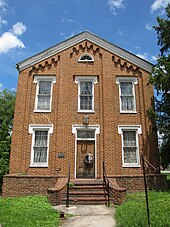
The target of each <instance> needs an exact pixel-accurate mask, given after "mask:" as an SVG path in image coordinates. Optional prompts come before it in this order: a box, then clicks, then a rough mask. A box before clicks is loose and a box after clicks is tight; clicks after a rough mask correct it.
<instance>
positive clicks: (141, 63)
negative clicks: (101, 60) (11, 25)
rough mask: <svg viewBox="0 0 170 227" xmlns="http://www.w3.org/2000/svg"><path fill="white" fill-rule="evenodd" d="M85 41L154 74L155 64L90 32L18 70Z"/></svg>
mask: <svg viewBox="0 0 170 227" xmlns="http://www.w3.org/2000/svg"><path fill="white" fill-rule="evenodd" d="M85 40H87V41H90V42H92V43H94V44H96V45H98V46H100V47H102V48H104V49H106V50H107V51H109V52H111V53H113V54H115V55H117V56H119V57H120V58H123V59H124V60H127V61H129V62H131V63H132V64H134V65H136V66H138V67H140V68H142V69H144V70H146V71H148V72H149V73H151V72H152V68H153V64H151V63H150V62H148V61H145V60H143V59H141V58H139V57H137V56H136V55H134V54H132V53H130V52H128V51H126V50H124V49H122V48H120V47H118V46H116V45H114V44H112V43H110V42H108V41H106V40H104V39H101V38H100V37H98V36H96V35H94V34H92V33H90V32H88V31H85V32H82V33H80V34H78V35H76V36H74V37H71V38H69V39H67V40H65V41H63V42H61V43H59V44H57V45H55V46H53V47H51V48H48V49H46V50H44V51H42V52H40V53H38V54H36V55H34V56H32V57H30V58H28V59H26V60H24V61H21V62H19V63H18V64H17V65H16V68H17V69H18V71H19V72H20V71H22V70H24V69H26V68H28V67H31V66H33V65H35V64H37V63H38V62H40V61H44V60H46V59H47V58H49V57H52V56H54V55H56V54H58V53H60V52H61V51H64V50H66V49H68V48H70V47H71V46H74V45H76V44H78V43H80V42H82V41H85Z"/></svg>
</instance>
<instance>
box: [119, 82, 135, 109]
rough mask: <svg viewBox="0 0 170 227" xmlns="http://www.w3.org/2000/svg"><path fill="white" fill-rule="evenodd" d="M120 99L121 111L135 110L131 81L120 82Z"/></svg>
mask: <svg viewBox="0 0 170 227" xmlns="http://www.w3.org/2000/svg"><path fill="white" fill-rule="evenodd" d="M120 100H121V103H120V104H121V110H122V111H134V110H135V99H134V92H133V84H132V82H120Z"/></svg>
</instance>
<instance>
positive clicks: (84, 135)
mask: <svg viewBox="0 0 170 227" xmlns="http://www.w3.org/2000/svg"><path fill="white" fill-rule="evenodd" d="M77 139H95V130H77Z"/></svg>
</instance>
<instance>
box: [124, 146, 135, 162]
mask: <svg viewBox="0 0 170 227" xmlns="http://www.w3.org/2000/svg"><path fill="white" fill-rule="evenodd" d="M124 163H137V157H136V148H135V147H134V148H132V147H131V148H130V147H124Z"/></svg>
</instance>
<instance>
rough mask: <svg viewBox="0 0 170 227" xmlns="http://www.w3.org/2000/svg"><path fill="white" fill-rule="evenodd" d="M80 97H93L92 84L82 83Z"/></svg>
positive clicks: (88, 82)
mask: <svg viewBox="0 0 170 227" xmlns="http://www.w3.org/2000/svg"><path fill="white" fill-rule="evenodd" d="M80 95H92V82H91V81H81V82H80Z"/></svg>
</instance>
